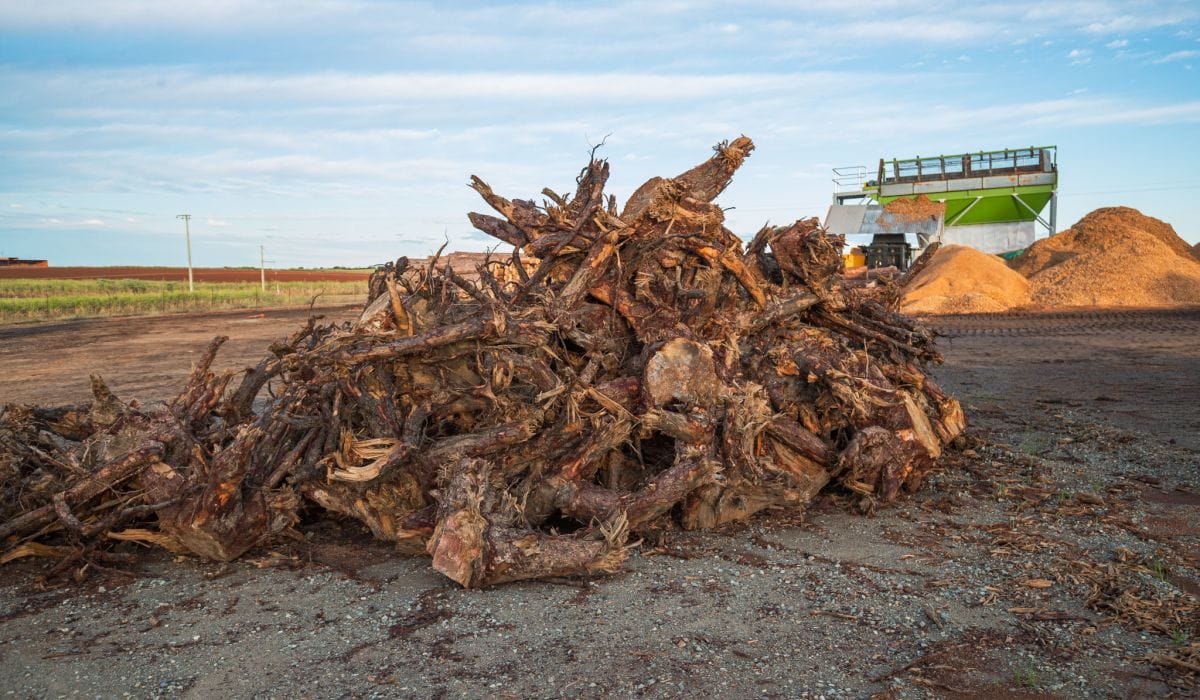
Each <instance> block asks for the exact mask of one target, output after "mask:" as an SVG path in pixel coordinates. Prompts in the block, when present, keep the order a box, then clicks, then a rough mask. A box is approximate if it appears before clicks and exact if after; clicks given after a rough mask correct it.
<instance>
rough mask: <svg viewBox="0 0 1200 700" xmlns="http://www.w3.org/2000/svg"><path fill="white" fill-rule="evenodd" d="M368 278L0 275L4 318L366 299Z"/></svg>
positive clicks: (21, 319) (32, 319)
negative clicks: (263, 283)
mask: <svg viewBox="0 0 1200 700" xmlns="http://www.w3.org/2000/svg"><path fill="white" fill-rule="evenodd" d="M366 293H367V283H366V281H365V280H363V281H357V282H270V283H268V284H267V291H265V292H264V291H262V288H261V287H260V285H259V284H257V283H243V282H209V283H201V282H198V283H196V291H195V292H194V293H189V292H188V289H187V283H186V282H163V281H157V280H107V279H94V280H57V279H48V280H30V279H8V280H0V324H2V323H27V322H35V321H53V320H62V319H71V318H89V317H96V316H135V315H150V314H165V313H180V312H185V311H213V310H217V309H253V308H259V307H283V306H307V305H308V304H309V302H310V301H312V299H313V297H316V298H317V299H316V303H317V304H318V305H327V304H353V303H361V302H362V301H363V298H364V297H365V296H366Z"/></svg>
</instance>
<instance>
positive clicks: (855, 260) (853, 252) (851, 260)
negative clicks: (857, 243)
mask: <svg viewBox="0 0 1200 700" xmlns="http://www.w3.org/2000/svg"><path fill="white" fill-rule="evenodd" d="M842 258H843V259H844V260H845V261H846V269H847V270H849V269H850V268H852V267H862V266H863V265H866V264H867V256H865V255H863V252H862V250H861V249H859V248H851V249H850V250H849V251H848V252H846V253H843V254H842Z"/></svg>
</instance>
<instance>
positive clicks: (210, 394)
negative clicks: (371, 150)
mask: <svg viewBox="0 0 1200 700" xmlns="http://www.w3.org/2000/svg"><path fill="white" fill-rule="evenodd" d="M753 147H754V146H753V144H752V143H751V142H750V140H749V139H747V138H745V137H741V138H738V139H735V140H733V141H731V142H728V143H722V144H720V145H719V146H718V147H717V148H716V154H715V155H714V156H713V157H711V158H710V159H708V160H707V161H705V162H704V163H702V164H700V165H698V166H697V167H695V168H692V169H691V170H689V171H687V172H685V173H683V174H682V175H679V176H678V177H675V178H670V179H664V178H654V179H652V180H650V181H649V182H647V183H646V184H644V185H643V186H642V187H640V188H639V189H638V190H637V191H636V192H635V193H634V194H633V195H632V196H631V197H630V199H629V201H628V202H626V203H625V205H624V207H622V208H618V207H617V203H616V202H615V200H614V199H613V198H612V197H611V196H606V195H605V194H604V191H603V190H604V184H605V181H606V180H607V178H608V172H609V169H608V163H606V162H604V161H602V160H595V159H593V160H592V161H591V162H589V164H588V166H587V167H586V168H585V169H584V170H583V171H582V173H581V174H580V176H579V178H578V180H577V183H578V187H577V189H576V191H575V193H574V194H573V195H570V196H566V195H559V194H557V193H555V192H553V191H551V190H548V189H547V190H544V191H543V194H544V197H545V198H544V200H543V202H542V203H541V204H535V203H534V202H533V201H528V200H520V199H513V200H509V199H505V198H504V197H502V196H500V195H498V194H496V193H494V192H493V191H492V190H491V188H490V187H489V186H488V185H487V184H486V183H484V182H483V181H482V180H480V179H478V178H473V179H472V184H471V186H472V187H473V188H474V189H475V190H476V191H478V192H479V194H480V195H481V196H482V197H483V199H484V200H485V201H486V202H487V203H488V204H489V205H490V206H491V208H492V209H494V210H495V212H496V213H497V215H483V214H471V215H470V218H471V221H472V222H473V224H474V225H475V226H476V227H477V228H479V229H480V230H482V231H485V232H487V233H489V234H491V235H493V236H495V237H496V238H498V239H500V240H501V241H503V242H505V243H507V244H509V245H511V246H513V252H512V254H511V258H505V259H493V260H491V261H489V262H488V263H487V264H486V265H484V266H482V267H480V268H479V270H478V273H477V275H476V276H475V277H474V278H473V279H467V278H466V277H464V276H462V275H460V274H458V273H455V272H454V271H453V270H452V269H450V268H449V267H448V266H444V267H442V268H439V267H438V265H437V261H436V258H435V260H434V262H432V263H429V264H426V265H421V266H414V265H412V264H410V263H409V261H408V260H406V259H404V258H401V259H400V260H398V261H397V262H396V263H394V264H388V265H386V266H384V267H382V268H380V269H379V270H378V271H377V272H376V273H375V274H374V275H373V277H372V279H371V284H370V296H369V299H368V300H367V303H366V305H365V308H364V310H363V312H362V314H361V317H360V318H359V319H358V320H357V322H354V323H347V324H344V325H343V326H341V327H336V326H322V325H318V324H317V323H316V320H317V319H313V320H312V321H310V322H309V324H308V325H307V326H306V327H305V328H302V329H300V330H299V331H298V332H296V333H295V334H294V335H293V336H292V337H291V338H289V339H288V340H287V341H285V342H280V343H278V344H276V345H275V346H273V347H272V348H271V353H270V354H269V355H268V356H267V357H266V358H265V359H263V360H262V362H260V363H259V364H258V365H257V366H256V367H254V368H252V369H248V370H246V371H245V373H244V374H243V375H242V376H241V377H240V380H239V381H235V379H237V377H236V376H234V375H233V374H232V373H215V372H213V371H212V370H211V364H212V361H213V357H214V356H215V354H216V352H217V350H218V348H219V346H220V344H221V341H222V340H223V339H222V338H218V339H216V340H215V341H214V342H213V343H212V345H211V346H210V347H209V350H208V352H207V353H206V354H205V355H204V357H203V359H202V361H201V362H200V363H199V364H198V365H197V366H196V368H195V370H194V371H193V372H192V374H191V376H190V378H189V380H188V382H187V384H186V386H185V387H184V388H183V390H182V391H181V392H180V394H179V397H178V398H177V399H175V400H174V401H172V402H171V403H169V404H167V405H164V406H158V407H154V408H151V409H143V408H140V407H137V406H135V405H126V404H124V403H122V402H120V401H118V400H117V399H116V398H115V397H113V396H112V395H111V393H109V392H108V390H107V389H106V388H105V387H104V385H103V383H102V382H101V381H100V380H99V379H98V378H97V379H96V380H95V382H94V389H95V394H96V399H95V401H93V402H92V403H91V404H89V405H86V406H79V407H62V408H38V407H29V406H9V407H7V408H6V409H5V410H4V413H3V415H2V416H0V473H2V474H3V485H4V500H3V503H2V504H0V508H2V511H0V522H2V523H3V524H2V525H0V539H2V540H5V541H6V542H7V543H8V554H7V555H6V556H7V557H8V558H12V557H15V556H22V555H25V554H39V553H47V552H50V553H55V552H62V551H66V550H70V549H71V548H72V546H73V547H74V548H75V549H76V550H78V549H79V548H87V547H91V548H93V549H102V548H101V547H100V544H102V543H104V542H105V541H107V540H114V539H115V540H121V539H126V540H129V539H133V540H142V541H147V542H152V543H155V544H158V545H161V546H164V547H167V548H169V549H172V550H175V551H182V552H191V553H193V554H196V555H199V556H203V557H207V558H211V559H218V560H228V559H233V558H235V557H238V556H239V555H241V554H242V553H244V552H246V551H247V550H248V549H250V548H252V547H254V546H256V545H258V544H259V543H261V542H263V541H264V540H265V539H267V538H269V537H271V536H272V535H274V534H276V533H279V532H280V531H282V530H285V529H287V528H289V527H291V525H293V524H294V523H295V522H296V519H297V509H298V507H299V505H300V504H301V502H302V500H304V499H307V500H308V501H311V502H313V503H316V504H318V505H319V506H321V507H323V508H325V509H327V510H329V511H333V512H336V513H340V514H343V515H346V516H349V517H352V518H356V519H358V520H360V521H361V522H363V523H364V524H365V525H366V526H367V527H369V528H370V530H371V532H372V533H374V535H375V536H376V537H379V538H381V539H384V540H389V541H394V542H396V543H397V545H398V546H399V547H400V548H401V549H402V550H404V551H409V552H426V553H428V555H429V556H431V558H432V562H433V566H434V568H436V569H437V570H438V571H440V572H442V573H443V574H445V575H446V576H449V577H450V578H452V579H454V580H455V581H457V582H458V583H460V584H462V585H464V586H472V587H474V586H486V585H489V584H495V583H500V582H504V581H514V580H520V579H529V578H538V577H548V576H567V575H574V574H583V573H592V572H608V571H613V570H614V569H616V568H617V567H618V566H619V565H620V564H621V561H622V559H623V557H624V556H625V553H626V549H627V547H628V546H630V545H629V542H630V539H631V538H632V537H636V535H637V533H638V532H639V531H644V530H645V529H646V528H648V527H656V526H660V525H662V524H664V523H676V524H678V525H681V526H682V527H685V528H706V527H712V526H715V525H719V524H721V523H726V522H730V521H734V520H741V519H744V518H747V517H749V516H750V515H752V514H753V513H756V512H758V511H761V510H763V509H767V508H777V507H786V508H800V507H803V506H804V505H805V504H807V503H809V502H810V501H811V500H812V499H813V498H814V497H815V496H816V495H817V494H818V493H819V492H820V491H821V490H822V489H825V488H826V487H827V486H829V485H830V484H834V485H838V486H839V487H841V488H844V489H847V490H848V491H849V492H852V493H854V494H858V495H859V496H860V497H861V499H862V500H864V501H866V502H868V503H874V502H877V501H888V500H891V499H893V498H895V497H896V495H897V493H898V492H900V491H901V490H902V489H913V488H916V487H917V486H918V485H919V484H920V483H921V479H922V478H923V477H924V476H925V475H926V474H927V473H928V472H929V470H930V469H931V468H932V467H933V466H934V463H935V460H937V458H938V456H939V454H940V453H941V451H942V449H943V447H944V446H945V445H946V444H947V443H948V442H949V441H951V440H953V439H954V438H955V436H957V435H958V434H959V433H960V432H961V431H962V430H963V428H964V422H965V421H964V417H963V413H962V410H961V409H960V407H959V404H958V402H957V401H955V400H954V399H953V398H951V397H950V396H948V395H946V394H945V393H944V392H942V391H941V390H940V389H939V388H938V387H937V385H936V384H934V383H933V381H931V380H930V378H929V377H928V376H926V374H925V373H924V371H923V366H924V365H925V363H927V362H930V361H939V360H940V358H939V356H938V353H937V351H936V349H935V348H934V346H933V338H932V336H931V334H930V333H929V332H928V331H926V330H924V329H923V328H921V327H919V326H917V325H915V324H914V323H912V322H911V321H909V320H908V319H906V318H904V317H901V316H899V315H897V314H896V313H894V312H893V310H892V309H894V299H893V298H892V297H891V296H890V295H891V293H890V292H888V291H886V290H885V291H883V292H879V291H878V290H861V289H857V290H852V289H847V288H845V287H844V286H843V285H842V284H841V279H840V277H839V274H838V273H839V272H840V269H841V259H842V258H841V245H840V242H839V241H837V240H834V239H832V238H831V237H829V236H828V235H826V234H825V232H824V231H823V230H822V229H821V228H820V227H819V226H818V224H817V222H816V221H815V220H814V219H809V220H803V221H797V222H796V223H794V224H792V225H790V226H782V227H767V228H764V229H763V230H761V231H760V232H759V233H758V234H757V235H756V236H755V237H754V239H753V241H751V243H750V244H749V245H748V246H747V247H745V248H743V245H742V242H741V241H740V240H739V239H738V238H737V237H736V236H735V235H734V234H733V233H731V232H730V231H729V230H728V229H727V228H725V226H724V225H723V222H724V216H723V212H722V210H721V208H719V207H718V206H716V205H715V204H713V200H714V199H715V198H716V197H717V195H718V194H720V193H721V191H722V190H724V189H725V187H726V186H727V185H728V184H729V181H730V178H731V177H732V176H733V173H734V172H735V171H736V170H737V169H738V167H739V166H740V165H741V164H742V162H743V161H744V160H745V158H746V157H747V156H748V155H749V154H750V152H751V150H752V149H753ZM267 386H270V391H269V392H265V391H264V388H265V387H267ZM48 543H56V544H54V545H51V544H48ZM64 543H65V544H66V545H69V546H66V547H64V546H62V545H63V544H64Z"/></svg>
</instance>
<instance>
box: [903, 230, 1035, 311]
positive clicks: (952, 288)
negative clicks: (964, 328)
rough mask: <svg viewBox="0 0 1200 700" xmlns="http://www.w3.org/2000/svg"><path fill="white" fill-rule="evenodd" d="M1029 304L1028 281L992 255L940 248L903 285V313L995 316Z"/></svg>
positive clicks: (972, 250)
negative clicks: (982, 314)
mask: <svg viewBox="0 0 1200 700" xmlns="http://www.w3.org/2000/svg"><path fill="white" fill-rule="evenodd" d="M1028 303H1029V282H1028V281H1027V280H1026V279H1025V278H1024V277H1022V276H1021V275H1020V274H1018V273H1016V272H1014V271H1012V270H1010V269H1009V268H1008V266H1007V265H1005V263H1004V261H1003V260H1001V259H1000V258H999V257H997V256H995V255H989V254H987V253H982V252H980V251H978V250H975V249H974V248H970V247H968V246H962V245H945V246H942V247H941V248H940V249H938V251H937V252H936V253H934V255H933V259H932V260H930V262H929V265H928V266H927V267H926V268H925V269H924V270H921V271H920V272H919V273H917V275H916V276H915V277H914V278H913V279H912V280H910V281H909V283H908V284H907V285H906V286H905V291H904V296H903V297H902V298H901V300H900V309H901V311H903V312H904V313H906V314H918V315H919V314H956V313H957V314H969V313H994V312H1000V311H1008V310H1009V309H1012V308H1015V307H1018V306H1025V305H1027V304H1028Z"/></svg>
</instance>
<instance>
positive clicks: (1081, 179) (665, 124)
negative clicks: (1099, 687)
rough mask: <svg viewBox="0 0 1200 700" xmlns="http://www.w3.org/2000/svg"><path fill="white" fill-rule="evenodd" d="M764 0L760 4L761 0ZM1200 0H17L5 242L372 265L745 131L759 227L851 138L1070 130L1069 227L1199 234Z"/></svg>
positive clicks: (4, 86) (797, 196)
mask: <svg viewBox="0 0 1200 700" xmlns="http://www.w3.org/2000/svg"><path fill="white" fill-rule="evenodd" d="M735 6H736V9H735ZM1197 69H1200V3H1196V2H1195V1H1194V0H1187V1H1163V2H1103V1H1093V0H1082V1H1079V2H1045V1H1043V2H1022V1H1020V0H1015V1H1010V2H1000V3H989V2H976V3H959V2H938V1H937V0H931V1H926V2H922V3H911V2H889V1H888V0H877V1H874V2H855V1H853V0H837V1H830V0H816V1H813V2H804V3H799V2H773V1H766V0H765V1H761V2H753V1H751V2H742V3H727V2H704V1H690V0H687V1H679V2H673V1H671V0H663V1H661V2H630V3H622V2H615V3H605V4H586V3H568V2H559V3H544V2H530V3H512V4H503V5H501V4H487V3H407V2H377V1H368V0H313V1H311V2H303V3H293V2H283V1H279V0H274V1H272V0H261V1H257V2H250V1H249V0H206V1H205V2H197V1H196V0H186V1H176V0H133V1H128V2H106V1H104V0H56V1H55V0H43V1H42V2H30V1H29V0H19V1H12V0H0V255H18V256H23V257H46V258H49V259H50V260H51V263H52V264H63V265H66V264H102V265H113V264H167V265H182V264H183V263H184V250H183V241H182V239H183V235H182V234H183V227H182V222H180V221H178V220H176V219H175V215H176V214H178V213H181V212H189V213H191V214H192V215H193V218H192V239H193V240H192V244H193V255H194V258H195V262H196V264H197V265H214V266H222V265H235V266H236V265H251V264H257V260H258V246H259V245H260V244H262V245H265V246H266V250H267V258H268V259H270V260H273V261H275V263H274V264H275V265H276V266H301V265H303V266H323V265H365V264H372V263H378V262H382V261H384V260H387V259H390V258H395V257H397V256H399V255H410V256H413V255H425V254H428V253H429V252H431V251H432V250H433V249H435V248H437V246H439V245H440V244H441V243H442V242H443V241H444V240H446V239H449V242H450V246H449V247H450V248H451V249H460V250H483V249H484V248H485V247H486V246H488V245H489V243H490V239H488V238H487V237H486V236H484V235H482V234H479V233H477V232H473V231H472V230H471V227H470V224H469V223H468V222H467V219H466V213H467V212H468V211H470V210H482V209H483V208H484V205H483V204H482V202H481V201H480V200H479V199H478V198H477V196H476V195H475V193H474V192H472V191H470V190H469V189H467V187H466V183H467V181H468V179H469V176H470V175H471V174H476V175H479V176H480V177H482V178H483V179H485V180H487V181H488V182H489V183H490V184H491V185H492V186H493V187H494V188H495V189H496V190H497V191H498V192H500V193H502V194H505V195H508V196H513V197H524V198H534V197H540V195H539V194H538V193H539V192H540V190H541V188H542V187H545V186H549V187H551V188H553V189H556V190H558V191H566V190H570V189H572V186H573V182H574V177H575V175H576V174H577V172H578V170H579V168H580V167H582V166H583V164H584V163H585V162H586V159H587V154H588V152H589V150H590V148H591V146H592V145H593V144H595V143H598V142H600V141H601V140H602V139H604V138H605V137H606V136H607V142H606V145H605V147H604V148H603V149H602V151H601V154H602V155H603V156H605V157H607V158H609V159H610V161H611V163H612V179H611V181H610V183H611V184H610V191H611V192H614V193H615V194H617V196H618V198H620V199H623V198H624V197H625V196H627V195H628V194H629V193H630V192H632V190H633V189H634V188H635V187H636V186H637V185H638V184H640V183H641V182H642V181H644V180H645V179H647V178H649V177H651V176H653V175H668V176H669V175H672V174H675V173H677V172H679V171H681V170H683V169H686V168H687V167H690V166H691V165H693V164H694V163H696V162H698V161H699V160H701V159H703V158H705V157H707V155H708V154H709V152H710V151H709V149H710V147H711V146H712V145H713V144H714V143H716V142H718V141H720V140H722V139H727V138H732V137H735V136H737V135H738V134H742V133H744V134H746V135H748V136H750V137H751V138H753V139H754V140H755V142H756V143H757V145H758V150H757V151H756V152H755V154H754V155H753V157H752V158H751V159H750V160H749V161H747V163H746V165H745V166H744V167H743V168H742V171H741V172H740V173H739V175H738V177H737V179H736V180H735V181H734V184H733V186H731V187H730V188H729V190H727V191H726V193H725V194H724V195H722V198H721V200H720V203H721V204H722V205H723V206H733V207H735V208H734V209H732V210H730V211H729V212H728V220H729V223H730V227H731V228H732V229H733V230H734V231H735V232H738V233H739V234H742V235H743V236H744V237H745V236H747V235H748V234H750V233H752V232H753V231H754V230H756V229H757V228H758V227H759V226H761V225H762V224H763V223H764V222H766V221H768V220H769V221H772V222H775V223H784V222H788V221H791V220H793V219H796V218H799V217H805V216H821V217H823V216H824V212H825V209H826V207H827V205H828V202H829V197H830V193H831V189H832V183H831V181H830V178H831V172H830V170H831V168H833V167H834V166H840V165H855V164H863V165H868V166H872V167H873V165H874V164H875V163H877V162H878V159H879V158H881V157H888V158H890V157H910V156H915V155H933V154H937V153H953V152H959V151H972V150H981V149H994V148H1004V147H1018V146H1028V145H1045V144H1057V145H1058V147H1059V162H1060V168H1061V185H1060V189H1061V199H1060V207H1059V219H1060V227H1065V226H1066V225H1069V224H1070V223H1072V222H1073V221H1075V220H1076V219H1078V218H1079V217H1080V216H1082V215H1083V214H1085V213H1087V212H1088V211H1090V210H1092V209H1094V208H1097V207H1101V206H1112V205H1128V206H1134V207H1137V208H1139V209H1141V210H1142V211H1144V212H1145V213H1147V214H1150V215H1152V216H1157V217H1159V218H1162V219H1164V220H1166V221H1168V222H1170V223H1171V224H1173V225H1174V226H1175V228H1176V230H1178V231H1179V233H1180V234H1181V235H1182V236H1183V237H1184V238H1185V239H1186V240H1188V241H1189V242H1193V243H1194V242H1196V241H1197V240H1200V206H1197V204H1196V202H1197V200H1198V199H1200V170H1198V165H1200V75H1198V74H1197Z"/></svg>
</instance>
